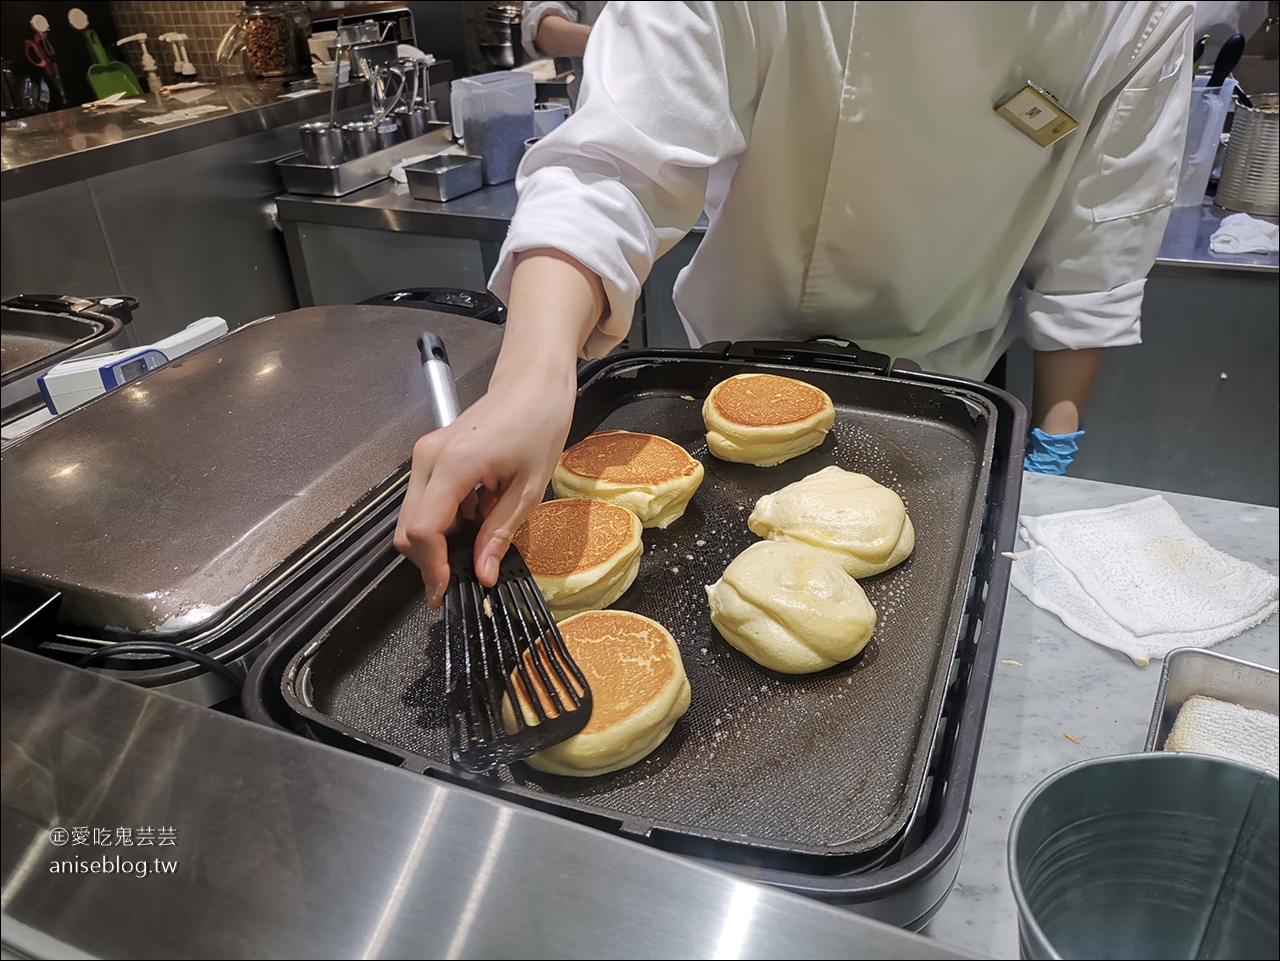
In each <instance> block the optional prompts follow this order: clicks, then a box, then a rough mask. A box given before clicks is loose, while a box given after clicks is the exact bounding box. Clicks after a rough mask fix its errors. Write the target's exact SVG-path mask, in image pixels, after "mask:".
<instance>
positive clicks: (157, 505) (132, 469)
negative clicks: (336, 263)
mask: <svg viewBox="0 0 1280 961" xmlns="http://www.w3.org/2000/svg"><path fill="white" fill-rule="evenodd" d="M423 330H431V331H434V332H435V333H437V334H439V335H440V337H441V338H443V340H444V342H445V344H446V345H447V347H448V350H449V359H450V362H451V364H452V366H453V371H454V375H455V376H456V377H457V381H458V395H459V398H460V399H461V401H462V403H463V404H464V405H466V404H469V403H471V402H472V401H473V400H475V399H476V398H477V397H478V396H480V394H482V393H483V391H484V389H485V387H486V385H487V384H488V380H489V374H490V372H491V371H492V368H493V361H494V359H495V358H496V356H497V352H498V347H499V345H500V344H501V341H502V331H501V328H499V327H495V326H494V325H492V324H487V323H484V322H482V321H476V320H472V319H470V318H466V317H458V316H454V315H450V314H441V313H436V312H434V311H424V310H414V309H408V308H398V307H382V306H344V307H309V308H305V309H302V310H296V311H291V312H289V313H284V314H279V315H277V316H274V317H268V318H265V319H263V320H260V321H257V322H255V323H252V324H249V325H247V326H245V327H241V328H239V329H238V330H236V331H233V332H232V333H231V334H229V335H228V336H226V337H224V338H222V339H221V340H218V341H215V342H214V343H212V344H210V345H208V346H207V347H205V348H203V349H201V350H198V351H196V352H194V353H191V354H188V355H186V356H184V357H181V358H179V359H178V360H175V361H174V362H172V363H170V364H167V365H166V366H164V367H162V368H160V369H159V370H157V371H155V372H154V373H151V374H148V375H147V376H145V377H143V378H140V379H139V380H137V381H134V382H132V383H130V384H128V385H126V386H124V387H121V388H119V389H117V390H114V391H110V392H108V393H106V394H104V395H102V396H101V397H99V398H97V399H96V400H94V401H92V402H90V403H89V404H86V405H85V406H84V407H81V408H79V409H77V410H75V411H73V412H71V413H70V414H68V415H66V416H64V417H61V418H58V419H57V420H54V421H52V422H50V423H49V424H48V425H46V426H44V427H42V428H40V429H39V430H36V431H34V432H33V433H31V434H29V435H27V436H26V437H24V438H22V439H21V440H19V441H17V442H16V443H14V444H12V445H11V446H10V447H8V448H7V449H5V451H4V452H3V455H2V456H0V475H2V477H0V502H2V507H0V523H2V526H3V530H4V538H3V573H4V576H5V577H13V578H16V579H19V580H25V581H29V582H33V583H37V584H41V585H44V586H46V587H49V588H52V589H54V590H58V591H61V592H62V594H63V603H62V620H63V623H64V625H67V624H71V625H76V626H78V627H79V628H81V629H82V630H84V631H86V632H87V633H89V634H90V635H98V636H101V635H104V634H105V635H107V636H111V635H118V632H124V633H126V634H155V633H159V634H164V635H166V636H168V637H170V638H174V639H176V638H177V637H190V636H192V635H196V634H202V633H204V632H206V631H209V630H211V629H212V628H214V627H216V626H218V625H219V624H221V623H222V622H223V621H225V620H227V619H228V618H230V617H232V616H233V615H235V614H236V613H237V612H239V611H241V610H243V609H244V607H245V605H246V604H248V603H249V602H250V601H251V599H252V598H255V597H259V596H261V595H262V592H263V591H265V590H268V589H275V587H276V586H278V584H279V583H280V582H281V580H282V579H286V578H287V574H288V571H289V570H290V568H291V567H292V566H293V563H294V562H296V561H297V560H298V558H300V557H305V556H307V555H308V552H309V551H310V550H312V549H314V548H315V547H316V545H318V544H322V543H327V542H329V541H330V540H331V539H332V538H334V537H340V536H342V533H343V531H344V530H345V529H346V526H347V525H348V524H349V523H352V522H353V521H354V520H356V519H358V518H359V517H361V516H364V512H365V511H366V510H367V509H368V507H369V505H370V504H377V503H379V502H380V500H381V499H383V498H386V497H389V496H393V495H394V493H395V490H396V487H397V484H398V482H399V481H400V480H402V479H403V477H404V475H405V474H406V473H407V470H408V461H409V457H410V453H411V451H412V448H413V443H414V441H415V440H417V438H418V437H419V436H420V435H421V434H423V433H424V432H425V431H427V430H428V429H430V427H431V423H432V421H431V408H430V404H429V401H428V395H427V388H426V383H425V380H424V378H423V376H422V369H421V366H420V364H419V360H418V351H417V347H416V346H415V344H416V340H417V337H418V335H419V334H420V333H422V331H423Z"/></svg>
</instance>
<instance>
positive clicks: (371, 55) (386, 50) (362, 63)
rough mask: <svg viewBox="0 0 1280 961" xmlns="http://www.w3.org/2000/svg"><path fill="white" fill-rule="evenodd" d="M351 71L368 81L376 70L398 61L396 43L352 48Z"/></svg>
mask: <svg viewBox="0 0 1280 961" xmlns="http://www.w3.org/2000/svg"><path fill="white" fill-rule="evenodd" d="M350 50H351V64H352V66H351V69H352V71H353V72H354V73H355V75H356V76H357V77H360V78H362V79H364V80H368V79H370V78H371V77H372V76H373V73H374V70H375V69H377V68H378V67H383V66H386V65H387V64H389V63H391V61H393V60H395V59H396V56H397V51H396V43H395V42H394V41H388V42H386V43H381V42H378V43H357V44H355V45H354V46H352V47H351V48H350Z"/></svg>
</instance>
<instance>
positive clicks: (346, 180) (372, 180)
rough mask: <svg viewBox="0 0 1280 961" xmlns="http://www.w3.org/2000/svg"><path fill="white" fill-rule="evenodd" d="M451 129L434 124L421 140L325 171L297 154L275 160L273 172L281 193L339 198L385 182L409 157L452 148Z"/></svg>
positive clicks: (380, 151) (402, 144)
mask: <svg viewBox="0 0 1280 961" xmlns="http://www.w3.org/2000/svg"><path fill="white" fill-rule="evenodd" d="M452 129H453V128H452V127H451V126H450V125H449V124H447V123H433V124H431V125H430V129H428V131H427V132H426V133H425V134H423V135H422V136H421V137H415V138H414V139H412V140H406V141H404V142H403V143H398V144H396V145H395V146H394V147H388V148H387V149H386V150H378V151H375V152H374V153H371V154H368V155H366V156H364V157H357V158H356V159H355V160H348V161H346V162H345V163H340V164H334V165H332V166H328V167H322V166H317V165H315V164H309V163H305V162H304V161H303V159H302V154H301V153H298V154H295V155H294V156H292V157H286V158H285V159H284V160H277V161H276V169H278V170H279V171H280V179H281V181H283V183H284V189H285V190H287V191H288V192H289V193H291V194H314V195H317V196H321V197H341V196H343V195H344V194H349V193H351V192H353V191H356V190H360V189H361V188H363V187H368V186H369V185H370V184H376V183H377V182H378V181H379V180H385V179H386V178H387V177H388V176H389V175H390V173H391V168H392V167H394V166H395V165H396V164H398V163H400V162H401V161H404V160H408V159H409V158H410V157H416V156H418V155H420V154H424V153H431V152H432V151H435V152H437V153H438V152H440V151H442V150H447V149H448V148H449V147H450V146H451V145H452V144H453V140H452V139H451V137H450V134H451V132H452Z"/></svg>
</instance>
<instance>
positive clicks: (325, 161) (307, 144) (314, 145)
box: [298, 120, 344, 167]
mask: <svg viewBox="0 0 1280 961" xmlns="http://www.w3.org/2000/svg"><path fill="white" fill-rule="evenodd" d="M298 135H299V136H300V137H301V138H302V156H303V158H304V159H305V160H306V161H307V163H309V164H315V165H316V166H318V167H332V166H333V165H335V164H340V163H342V158H343V156H344V151H343V146H342V131H341V130H340V129H339V128H338V127H337V126H336V125H334V124H331V123H329V121H327V120H317V121H315V122H313V123H304V124H303V125H302V126H301V127H299V128H298Z"/></svg>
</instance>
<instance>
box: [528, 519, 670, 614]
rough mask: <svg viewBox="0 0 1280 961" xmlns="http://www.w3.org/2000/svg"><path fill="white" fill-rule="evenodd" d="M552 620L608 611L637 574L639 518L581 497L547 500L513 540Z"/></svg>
mask: <svg viewBox="0 0 1280 961" xmlns="http://www.w3.org/2000/svg"><path fill="white" fill-rule="evenodd" d="M512 540H513V541H514V543H515V545H516V547H518V548H519V549H520V556H521V557H523V558H524V562H525V565H526V566H527V567H528V568H529V573H530V574H532V575H533V579H534V581H535V582H536V583H537V585H538V589H539V590H540V591H542V596H543V597H544V598H546V601H547V607H549V608H550V609H551V613H552V614H553V615H555V618H556V620H563V619H564V618H567V617H572V616H573V615H574V614H579V613H581V612H582V611H593V610H598V609H600V608H603V607H608V606H609V605H610V604H612V603H613V602H614V601H616V600H617V599H618V598H619V597H621V596H622V595H623V594H624V593H626V590H627V588H628V587H630V586H631V584H632V582H633V581H634V580H635V579H636V574H637V573H639V571H640V555H641V553H642V552H643V550H644V546H643V544H642V543H641V540H640V519H639V518H638V517H636V515H635V514H633V513H631V511H629V510H627V509H626V508H625V507H618V506H617V505H615V504H608V503H605V502H604V501H600V500H591V499H589V498H584V497H573V498H566V499H563V500H554V501H545V502H544V503H541V504H539V505H538V506H537V507H535V508H534V509H533V510H532V511H531V512H530V513H529V516H528V517H527V518H525V522H524V523H523V524H522V525H521V526H520V529H519V530H517V531H516V534H515V537H513V538H512Z"/></svg>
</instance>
